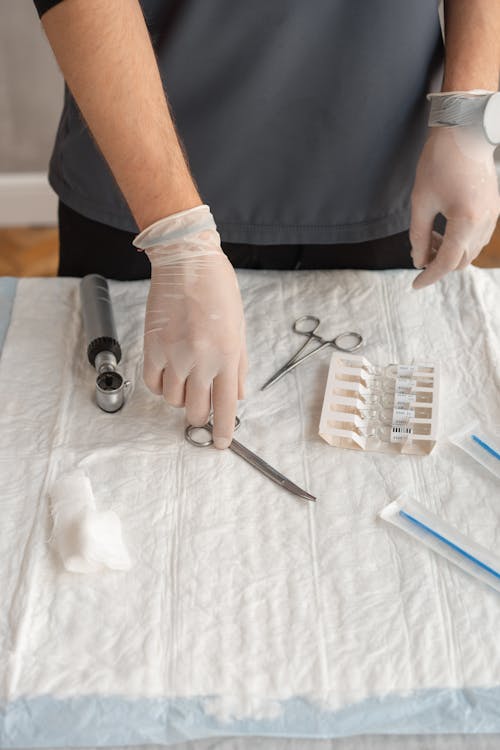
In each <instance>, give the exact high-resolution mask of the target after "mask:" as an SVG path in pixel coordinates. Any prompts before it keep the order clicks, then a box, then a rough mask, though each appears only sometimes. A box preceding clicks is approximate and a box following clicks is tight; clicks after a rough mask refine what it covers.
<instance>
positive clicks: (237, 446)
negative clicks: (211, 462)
mask: <svg viewBox="0 0 500 750" xmlns="http://www.w3.org/2000/svg"><path fill="white" fill-rule="evenodd" d="M239 426H240V420H239V418H238V417H236V422H235V426H234V429H235V430H237V429H238V427H239ZM212 429H213V423H212V420H211V419H210V420H209V421H208V422H207V424H206V425H204V426H203V427H194V426H193V425H188V426H187V427H186V429H185V430H184V437H185V438H186V440H187V441H188V443H191V445H195V446H196V447H197V448H206V447H207V446H209V445H212V443H213V442H214V441H213V439H212ZM196 430H205V431H206V432H208V433H209V434H210V438H209V439H208V440H203V441H202V440H197V439H196V438H195V437H194V433H195V431H196ZM229 449H230V450H232V451H233V453H236V455H237V456H240V457H241V458H243V459H244V460H245V461H248V463H249V464H250V465H251V466H253V467H254V468H255V469H258V471H260V472H262V474H264V475H265V476H266V477H268V478H269V479H271V480H272V481H273V482H275V483H276V484H279V486H280V487H283V489H284V490H288V492H291V493H292V494H293V495H297V497H302V498H303V499H304V500H312V501H316V498H315V497H314V495H310V494H309V492H306V491H305V490H302V489H301V488H300V487H298V486H297V485H296V484H294V483H293V482H291V481H290V480H289V479H287V478H286V477H285V476H283V474H280V472H279V471H276V469H273V467H272V466H269V464H268V463H266V462H265V461H263V460H262V458H259V456H256V455H255V453H252V451H250V450H248V448H245V446H244V445H242V444H241V443H238V442H237V441H236V440H233V441H232V443H231V445H230V446H229Z"/></svg>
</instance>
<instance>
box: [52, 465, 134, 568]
mask: <svg viewBox="0 0 500 750" xmlns="http://www.w3.org/2000/svg"><path fill="white" fill-rule="evenodd" d="M50 496H51V511H52V518H53V522H54V526H53V533H52V546H53V548H54V550H55V551H56V552H57V554H58V555H59V557H60V558H61V560H62V563H63V565H64V567H65V568H66V570H69V571H70V572H72V573H94V572H96V571H99V570H102V569H103V568H111V569H114V570H128V569H129V568H130V567H131V561H130V557H129V554H128V551H127V548H126V546H125V543H124V541H123V536H122V528H121V522H120V519H119V517H118V516H117V515H116V513H115V512H114V511H112V510H105V511H99V510H97V508H96V503H95V499H94V493H93V492H92V485H91V484H90V479H89V478H88V477H87V475H86V474H85V473H84V472H83V471H82V470H81V469H77V470H76V471H73V472H70V473H68V474H63V475H62V476H61V477H59V479H57V481H56V482H55V483H54V486H53V488H52V491H51V493H50Z"/></svg>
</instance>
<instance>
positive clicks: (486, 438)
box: [450, 422, 500, 479]
mask: <svg viewBox="0 0 500 750" xmlns="http://www.w3.org/2000/svg"><path fill="white" fill-rule="evenodd" d="M450 442H451V443H453V444H454V445H457V446H458V447H459V448H462V450H464V451H465V452H466V453H468V454H469V456H472V458H475V459H476V461H479V463H480V464H482V465H483V466H485V467H486V468H487V469H489V470H490V471H491V473H492V474H494V475H495V476H496V477H497V478H498V479H500V426H499V425H496V426H486V427H484V426H483V425H481V424H480V423H479V422H474V423H473V424H471V425H469V426H468V427H467V428H466V429H465V430H461V431H460V432H456V433H455V434H454V435H452V436H451V437H450Z"/></svg>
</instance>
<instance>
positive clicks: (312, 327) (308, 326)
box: [261, 315, 363, 391]
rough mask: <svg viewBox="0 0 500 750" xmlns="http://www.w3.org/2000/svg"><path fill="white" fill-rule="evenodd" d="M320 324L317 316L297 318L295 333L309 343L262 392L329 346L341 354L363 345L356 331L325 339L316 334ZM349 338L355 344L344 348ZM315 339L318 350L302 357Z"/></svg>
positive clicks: (302, 347) (264, 386)
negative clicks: (344, 343) (305, 337)
mask: <svg viewBox="0 0 500 750" xmlns="http://www.w3.org/2000/svg"><path fill="white" fill-rule="evenodd" d="M320 323H321V321H320V319H319V318H316V316H315V315H303V316H302V317H301V318H297V320H296V321H295V323H294V324H293V330H294V331H295V333H300V335H301V336H307V341H306V342H305V344H302V346H301V347H300V349H297V351H296V352H295V354H294V355H293V357H291V359H289V360H288V362H286V364H284V365H283V367H280V369H279V370H278V371H277V372H275V373H274V375H273V376H272V377H271V378H269V380H267V381H266V382H265V383H264V385H263V386H262V388H261V391H265V390H266V388H269V386H270V385H272V384H273V383H277V382H278V380H281V378H282V377H283V376H284V375H286V374H287V372H290V371H291V370H294V369H295V368H296V367H297V366H298V365H300V364H302V362H305V361H306V359H309V358H310V357H312V356H313V355H314V354H317V353H318V352H319V351H321V350H322V349H324V348H325V347H327V346H332V347H333V348H334V349H338V350H339V351H341V352H355V351H356V350H357V349H359V347H360V346H361V345H362V344H363V337H362V335H361V334H360V333H355V332H354V331H345V332H344V333H339V334H338V336H335V338H334V339H324V338H322V337H321V336H318V334H317V333H316V331H317V330H318V328H319V326H320ZM349 338H351V339H354V344H352V345H351V346H343V345H342V343H341V342H342V341H343V340H349ZM313 339H314V341H315V342H316V343H317V346H316V348H315V349H312V350H311V351H310V352H308V353H307V354H304V355H302V357H301V356H300V355H301V354H302V352H303V351H304V349H305V348H306V346H307V345H308V344H309V342H310V341H312V340H313Z"/></svg>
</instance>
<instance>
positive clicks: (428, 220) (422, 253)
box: [410, 195, 436, 268]
mask: <svg viewBox="0 0 500 750" xmlns="http://www.w3.org/2000/svg"><path fill="white" fill-rule="evenodd" d="M435 217H436V211H435V209H434V208H433V207H432V206H431V204H428V203H427V202H426V201H423V200H422V199H421V198H420V197H419V196H418V195H414V196H413V197H412V208H411V222H410V243H411V257H412V260H413V265H414V266H415V268H424V266H426V265H427V264H428V263H430V261H431V260H432V253H431V247H432V227H433V225H434V219H435Z"/></svg>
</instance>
